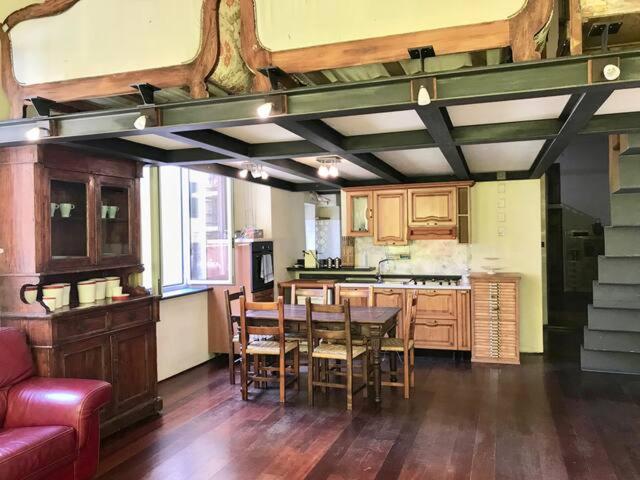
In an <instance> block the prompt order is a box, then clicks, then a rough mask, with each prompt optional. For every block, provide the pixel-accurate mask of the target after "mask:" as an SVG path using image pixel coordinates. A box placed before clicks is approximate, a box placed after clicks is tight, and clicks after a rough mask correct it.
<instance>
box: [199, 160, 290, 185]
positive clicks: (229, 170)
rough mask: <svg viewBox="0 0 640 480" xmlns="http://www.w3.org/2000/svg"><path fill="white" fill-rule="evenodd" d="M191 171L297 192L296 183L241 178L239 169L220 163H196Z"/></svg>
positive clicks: (272, 179) (271, 178) (274, 179)
mask: <svg viewBox="0 0 640 480" xmlns="http://www.w3.org/2000/svg"><path fill="white" fill-rule="evenodd" d="M189 169H191V170H198V171H201V172H207V173H212V174H214V175H222V176H224V177H229V178H233V179H235V180H239V181H243V182H250V183H256V184H258V185H265V186H267V187H273V188H279V189H281V190H287V191H289V192H295V191H297V190H296V184H295V183H292V182H287V181H285V180H280V179H279V178H273V177H269V178H268V179H266V180H262V179H261V178H253V177H252V176H251V175H248V176H247V178H239V175H238V174H239V173H240V170H239V169H237V168H233V167H229V166H227V165H220V164H218V163H196V164H193V165H190V166H189Z"/></svg>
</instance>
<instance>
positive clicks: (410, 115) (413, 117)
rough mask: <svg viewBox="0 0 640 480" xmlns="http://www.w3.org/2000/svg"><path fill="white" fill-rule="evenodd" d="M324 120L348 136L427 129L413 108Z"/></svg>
mask: <svg viewBox="0 0 640 480" xmlns="http://www.w3.org/2000/svg"><path fill="white" fill-rule="evenodd" d="M322 121H323V122H324V123H326V124H327V125H329V126H330V127H331V128H334V129H335V130H337V131H338V132H340V133H341V134H342V135H347V136H353V135H368V134H372V133H389V132H404V131H407V130H424V129H425V126H424V123H422V120H420V117H419V116H418V114H417V113H416V112H415V111H413V110H405V111H400V112H386V113H371V114H367V115H351V116H348V117H334V118H325V119H323V120H322Z"/></svg>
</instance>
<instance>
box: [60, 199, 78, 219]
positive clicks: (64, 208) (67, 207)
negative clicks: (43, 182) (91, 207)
mask: <svg viewBox="0 0 640 480" xmlns="http://www.w3.org/2000/svg"><path fill="white" fill-rule="evenodd" d="M74 208H76V206H75V205H74V204H73V203H61V204H60V216H61V217H62V218H69V217H70V216H71V210H73V209H74Z"/></svg>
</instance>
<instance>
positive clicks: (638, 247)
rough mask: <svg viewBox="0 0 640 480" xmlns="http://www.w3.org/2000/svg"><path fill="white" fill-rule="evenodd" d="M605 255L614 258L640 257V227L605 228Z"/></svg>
mask: <svg viewBox="0 0 640 480" xmlns="http://www.w3.org/2000/svg"><path fill="white" fill-rule="evenodd" d="M604 253H605V254H606V255H607V256H612V257H615V256H624V255H640V226H618V227H605V229H604Z"/></svg>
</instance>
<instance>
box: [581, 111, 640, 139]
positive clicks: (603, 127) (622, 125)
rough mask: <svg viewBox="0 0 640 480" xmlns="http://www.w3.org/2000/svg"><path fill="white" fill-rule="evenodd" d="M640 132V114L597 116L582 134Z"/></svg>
mask: <svg viewBox="0 0 640 480" xmlns="http://www.w3.org/2000/svg"><path fill="white" fill-rule="evenodd" d="M638 130H640V112H631V113H611V114H608V115H595V116H594V117H593V118H592V119H591V120H589V123H587V126H586V127H585V128H583V129H582V131H581V132H580V134H586V135H589V134H609V133H630V132H635V131H638Z"/></svg>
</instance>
